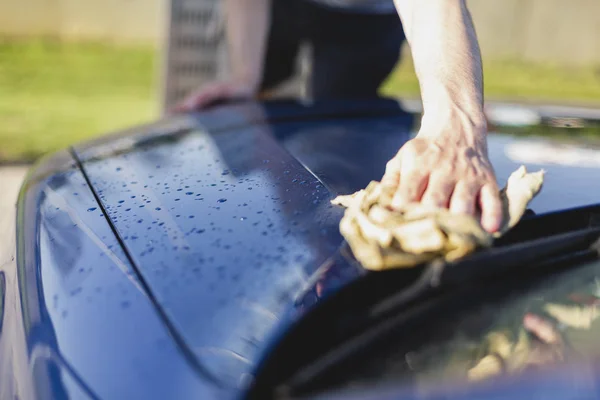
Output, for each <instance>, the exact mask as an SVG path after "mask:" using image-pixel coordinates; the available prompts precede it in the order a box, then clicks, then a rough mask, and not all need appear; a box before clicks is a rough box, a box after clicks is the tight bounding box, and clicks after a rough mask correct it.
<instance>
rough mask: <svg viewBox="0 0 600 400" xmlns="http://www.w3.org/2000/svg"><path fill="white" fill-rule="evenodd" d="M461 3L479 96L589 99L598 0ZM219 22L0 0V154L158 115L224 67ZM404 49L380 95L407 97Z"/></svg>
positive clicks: (201, 9) (173, 11) (597, 46)
mask: <svg viewBox="0 0 600 400" xmlns="http://www.w3.org/2000/svg"><path fill="white" fill-rule="evenodd" d="M469 6H470V10H471V12H472V15H473V19H474V22H475V25H476V28H477V33H478V37H479V40H480V44H481V47H482V53H483V57H484V64H485V66H484V67H485V71H484V75H485V92H486V98H487V99H494V100H502V101H510V102H526V103H527V102H529V103H547V104H559V105H582V106H591V107H600V1H598V0H571V1H564V0H502V1H498V0H471V1H469ZM223 28H224V26H223V18H222V13H221V10H220V8H219V0H104V1H97V0H2V1H0V163H4V164H7V163H21V162H30V161H32V160H35V159H36V158H38V157H39V156H40V155H43V154H45V153H48V152H51V151H54V150H56V149H59V148H62V147H65V146H67V145H69V144H71V143H73V142H77V141H80V140H84V139H86V138H90V137H93V136H97V135H101V134H105V133H108V132H112V131H115V130H118V129H121V128H124V127H127V126H131V125H134V124H138V123H142V122H148V121H151V120H153V119H155V118H158V117H159V116H160V115H161V114H162V113H163V112H164V110H165V109H166V108H168V106H169V105H171V104H173V102H175V101H176V100H177V99H178V98H180V97H181V96H182V95H184V94H185V93H187V92H188V91H189V90H190V89H191V88H194V87H195V86H197V85H200V84H201V83H202V82H204V81H206V80H211V79H214V78H218V77H220V76H223V75H225V74H226V73H227V54H226V51H225V50H226V49H225V46H224V44H225V43H224V30H223ZM404 51H405V56H404V59H403V62H402V63H400V65H399V67H398V69H397V70H396V72H395V73H394V74H393V76H392V77H391V78H390V79H389V80H388V82H386V84H385V85H384V87H383V88H382V93H383V94H385V95H391V96H398V97H404V98H409V99H414V98H418V96H419V93H418V83H417V80H416V78H415V75H414V72H413V69H412V64H411V62H410V57H409V55H408V53H407V49H404ZM299 65H301V64H299ZM301 70H302V68H300V67H299V71H301ZM290 88H292V89H291V90H293V89H294V85H293V84H292V85H291V86H290Z"/></svg>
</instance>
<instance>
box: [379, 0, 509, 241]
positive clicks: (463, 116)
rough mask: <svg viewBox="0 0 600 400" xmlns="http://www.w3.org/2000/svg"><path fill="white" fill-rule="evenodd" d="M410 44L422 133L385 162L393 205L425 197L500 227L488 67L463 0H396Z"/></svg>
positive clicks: (492, 228) (490, 228)
mask: <svg viewBox="0 0 600 400" xmlns="http://www.w3.org/2000/svg"><path fill="white" fill-rule="evenodd" d="M394 2H395V5H396V9H397V11H398V14H399V15H400V18H401V20H402V23H403V26H404V30H405V34H406V37H407V40H408V43H409V45H410V47H411V52H412V56H413V61H414V65H415V71H416V73H417V77H418V79H419V84H420V88H421V97H422V100H423V111H424V113H423V119H422V121H421V128H420V130H419V133H418V135H417V137H416V138H415V139H413V140H411V141H410V142H408V143H407V144H406V145H404V146H403V147H402V148H401V149H400V151H399V152H398V154H397V155H396V156H395V157H394V158H393V159H392V160H391V161H390V162H389V163H388V165H387V168H386V173H385V175H384V177H383V182H384V183H386V184H389V185H395V186H396V187H397V192H396V195H395V197H394V205H395V206H396V207H402V205H403V204H406V203H409V202H413V201H421V202H423V203H425V204H428V205H432V206H437V207H449V208H450V209H451V210H452V211H454V212H458V213H467V214H472V215H475V214H476V213H477V208H478V206H479V207H480V209H481V212H482V220H481V221H482V225H483V227H484V228H485V229H487V230H488V231H496V230H497V229H498V228H499V227H500V223H501V218H502V208H501V203H500V198H499V195H498V185H497V183H496V178H495V175H494V171H493V168H492V165H491V163H490V161H489V158H488V154H487V137H486V134H487V127H486V119H485V115H484V111H483V74H482V66H481V55H480V50H479V46H478V43H477V37H476V34H475V28H474V26H473V22H472V20H471V16H470V14H469V11H468V9H467V6H466V2H465V0H394Z"/></svg>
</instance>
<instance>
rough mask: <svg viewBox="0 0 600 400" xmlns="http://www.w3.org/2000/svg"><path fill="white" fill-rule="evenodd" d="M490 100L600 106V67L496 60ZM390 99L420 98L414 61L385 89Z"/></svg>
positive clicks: (487, 71) (489, 74) (489, 65)
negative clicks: (394, 97) (400, 96)
mask: <svg viewBox="0 0 600 400" xmlns="http://www.w3.org/2000/svg"><path fill="white" fill-rule="evenodd" d="M484 86H485V95H486V98H487V99H491V100H494V99H496V100H510V101H524V102H535V101H539V102H544V103H555V104H586V105H587V104H589V105H593V106H600V65H598V66H588V67H571V68H566V67H558V66H556V65H545V64H532V63H523V62H520V61H514V60H496V61H493V62H492V61H490V62H486V63H485V65H484ZM382 93H384V94H386V95H390V96H398V95H403V96H412V97H418V96H419V84H418V82H417V78H416V76H415V73H414V70H413V65H412V63H411V60H410V59H406V60H404V61H403V62H402V63H401V65H400V66H399V68H398V69H397V70H396V71H395V72H394V73H393V74H392V76H390V78H389V79H388V81H387V82H386V83H385V84H384V87H383V88H382Z"/></svg>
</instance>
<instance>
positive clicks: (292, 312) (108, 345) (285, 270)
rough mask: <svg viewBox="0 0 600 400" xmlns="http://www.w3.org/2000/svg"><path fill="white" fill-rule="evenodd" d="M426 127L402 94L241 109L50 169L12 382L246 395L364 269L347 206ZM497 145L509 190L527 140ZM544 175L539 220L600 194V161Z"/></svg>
mask: <svg viewBox="0 0 600 400" xmlns="http://www.w3.org/2000/svg"><path fill="white" fill-rule="evenodd" d="M414 123H415V116H413V115H412V114H409V113H407V112H404V111H402V110H401V109H399V108H398V106H397V104H396V103H395V102H392V101H384V100H382V101H372V102H327V103H316V104H309V105H302V104H296V103H293V102H286V103H275V104H268V105H263V104H238V105H232V106H225V107H219V108H216V109H213V110H209V111H207V112H204V113H202V114H195V115H187V116H178V117H173V118H171V119H166V120H164V121H160V122H158V123H156V124H152V125H148V126H145V127H141V128H136V129H133V130H131V131H128V132H125V133H118V134H116V135H113V136H112V137H110V138H109V139H103V140H100V141H95V142H91V143H88V144H84V145H81V146H76V147H75V148H74V149H73V150H72V152H71V153H62V154H61V155H59V156H56V157H55V158H54V159H52V160H50V161H46V162H42V163H41V164H40V165H39V166H38V167H37V168H36V169H35V170H34V171H33V172H32V174H31V175H30V178H29V179H28V181H27V183H26V185H25V186H24V188H23V191H22V193H21V197H20V201H19V219H18V227H17V243H18V251H17V257H16V263H12V264H9V265H7V266H4V267H2V270H0V276H4V278H3V280H4V281H5V285H4V286H5V287H6V290H5V291H4V303H3V304H4V310H5V312H4V316H3V318H2V320H1V321H2V322H1V323H0V327H1V328H2V329H1V331H0V387H1V388H5V387H9V383H7V382H10V385H11V386H10V387H11V388H12V389H11V390H12V391H7V389H4V390H5V391H7V393H9V394H13V393H14V394H17V395H19V396H20V397H21V398H28V397H32V396H34V394H32V392H27V390H30V389H29V388H31V387H34V388H35V389H36V390H37V395H38V397H39V398H62V397H64V396H66V395H67V394H72V395H73V397H74V398H80V397H89V398H110V399H113V398H182V399H184V398H228V397H236V396H239V395H241V394H242V393H243V391H244V389H245V388H246V387H247V385H248V384H250V383H251V382H252V378H253V373H254V371H255V369H256V367H257V365H259V364H260V362H261V360H262V359H264V358H265V357H266V355H267V354H268V351H269V349H270V348H272V345H273V343H276V342H277V341H278V340H279V339H280V337H281V336H282V335H285V333H286V331H287V329H289V327H290V326H291V324H293V323H294V321H295V320H297V319H298V318H301V317H302V315H304V313H306V312H309V311H310V309H311V307H312V306H313V305H314V304H315V303H316V302H317V301H319V298H322V297H324V296H328V295H333V294H334V293H335V292H336V291H337V290H338V289H339V288H340V287H342V286H344V285H347V284H348V283H349V282H351V281H353V280H355V279H358V278H360V277H361V276H362V275H363V273H364V272H363V271H362V270H361V269H360V268H358V267H357V266H356V265H355V264H353V263H352V262H351V261H348V260H346V259H345V258H344V257H340V254H339V252H338V250H339V248H340V245H341V244H342V238H341V236H340V235H339V232H338V226H337V224H338V222H339V219H340V217H341V214H342V210H340V209H337V208H334V207H331V206H330V204H329V201H330V199H332V198H333V197H334V196H335V195H337V194H339V193H350V192H352V191H354V190H358V189H360V188H362V187H364V186H365V185H366V184H367V183H368V182H369V181H370V180H373V179H379V178H380V177H381V174H382V173H383V171H384V168H385V163H386V162H387V160H388V159H389V158H390V157H392V156H393V154H395V152H396V151H397V150H398V148H399V147H400V146H401V145H402V144H403V143H404V142H405V141H406V140H408V139H409V138H410V137H411V136H412V135H413V133H414ZM527 140H530V141H531V140H538V141H539V140H542V139H527ZM489 143H490V155H491V158H492V161H493V163H494V166H495V167H496V170H497V173H498V178H499V180H500V182H503V181H505V180H506V178H507V177H508V175H509V173H510V172H512V171H513V170H514V169H516V168H517V167H518V165H519V164H520V160H519V159H518V158H517V157H516V156H515V154H517V156H518V154H519V152H518V151H514V146H516V145H519V143H525V141H524V139H517V138H515V137H512V136H508V135H503V134H493V135H490V139H489ZM511 146H512V148H513V151H512V152H509V151H507V149H510V148H511ZM57 160H58V161H57ZM527 166H528V167H529V168H530V169H537V168H544V169H546V171H547V182H548V183H547V184H546V185H545V187H544V191H543V193H542V195H541V196H540V197H539V198H538V199H536V200H535V202H534V204H533V208H534V211H536V212H546V211H553V210H557V209H561V208H570V207H575V206H580V205H586V204H591V203H595V202H597V200H598V198H599V197H600V196H599V194H600V193H599V192H600V190H599V189H598V188H597V187H596V186H595V185H594V184H593V182H594V179H595V177H596V176H597V174H598V170H599V168H600V167H598V166H596V165H594V164H593V163H588V164H586V165H569V166H565V165H560V164H556V163H542V162H540V163H537V164H528V165H527ZM574 177H577V178H576V179H575V178H574ZM90 183H91V187H90V186H89V184H90ZM334 258H335V260H336V261H335V262H332V259H334ZM0 279H1V278H0ZM0 288H1V286H0ZM21 299H22V300H21ZM9 305H10V307H9ZM0 315H2V314H1V313H0ZM6 354H10V356H6ZM3 355H4V357H3ZM0 394H2V389H0Z"/></svg>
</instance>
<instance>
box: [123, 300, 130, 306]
mask: <svg viewBox="0 0 600 400" xmlns="http://www.w3.org/2000/svg"><path fill="white" fill-rule="evenodd" d="M130 305H131V302H129V301H127V300H125V301H122V302H121V308H129V306H130Z"/></svg>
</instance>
